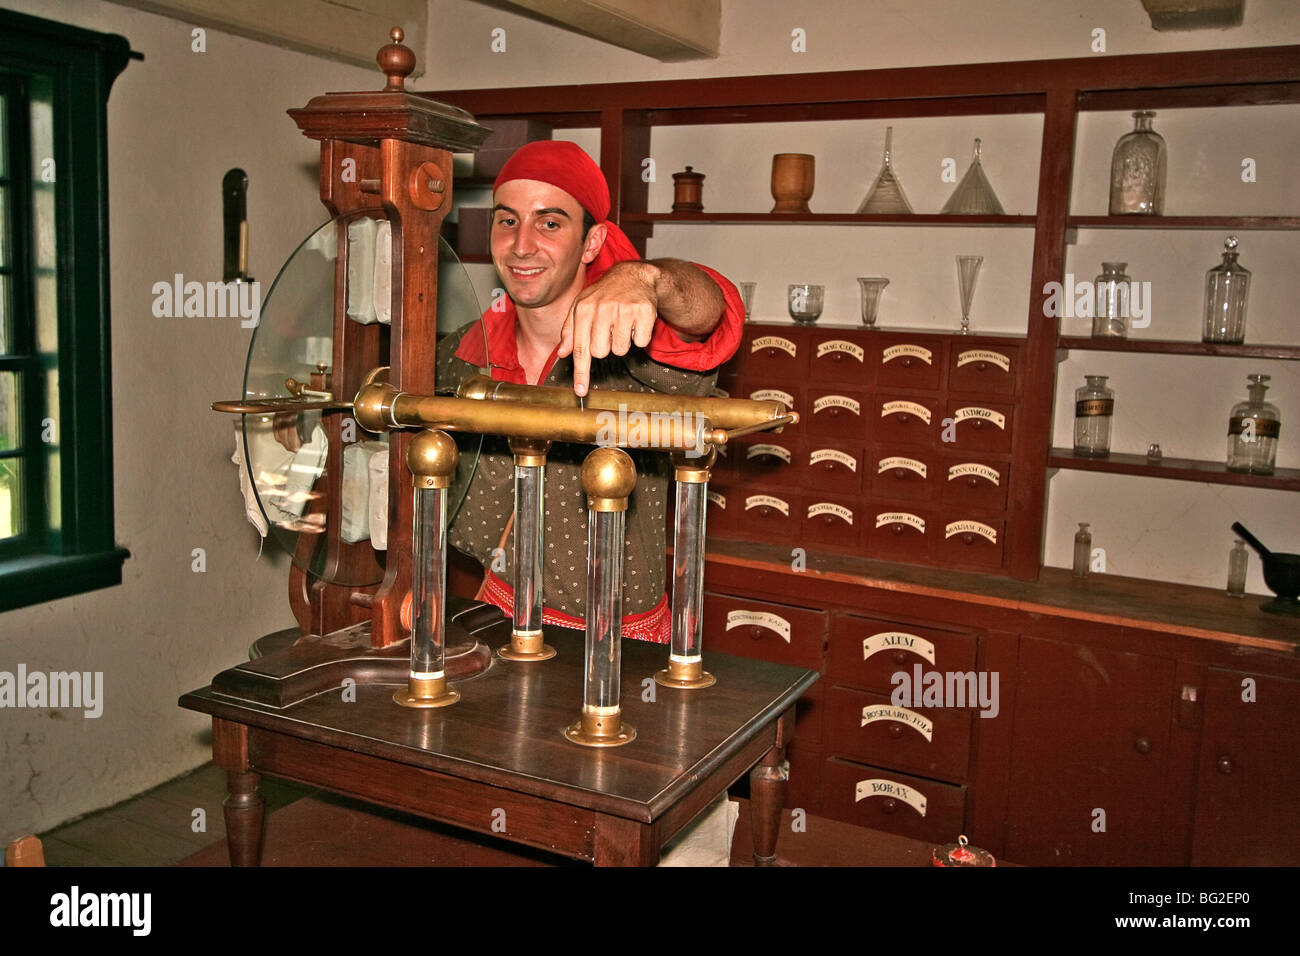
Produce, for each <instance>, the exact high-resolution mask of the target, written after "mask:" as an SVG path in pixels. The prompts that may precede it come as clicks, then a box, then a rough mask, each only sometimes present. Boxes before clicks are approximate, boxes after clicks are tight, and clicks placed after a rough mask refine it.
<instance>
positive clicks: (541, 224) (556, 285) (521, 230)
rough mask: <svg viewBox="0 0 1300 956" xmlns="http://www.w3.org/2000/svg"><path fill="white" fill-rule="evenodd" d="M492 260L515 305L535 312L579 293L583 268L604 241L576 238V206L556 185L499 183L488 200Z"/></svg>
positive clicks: (599, 230)
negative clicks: (490, 202)
mask: <svg viewBox="0 0 1300 956" xmlns="http://www.w3.org/2000/svg"><path fill="white" fill-rule="evenodd" d="M494 199H495V209H494V211H493V214H492V262H493V264H494V265H495V266H496V268H497V274H498V275H500V276H501V280H502V281H503V282H504V283H505V287H506V292H508V293H509V294H510V298H511V299H513V300H514V302H515V305H517V306H520V307H522V308H526V309H540V308H543V307H545V306H548V305H550V304H551V303H553V302H555V301H556V300H557V299H562V298H563V297H564V296H565V295H566V294H568V293H570V292H572V293H573V294H577V292H578V291H580V290H581V289H582V283H583V279H584V278H585V272H584V271H583V268H582V267H583V266H584V265H585V264H586V263H588V262H590V261H591V260H592V259H594V258H595V257H596V254H597V253H598V252H599V251H600V243H601V241H603V239H604V227H603V226H601V225H597V226H595V227H593V228H592V230H591V232H590V233H589V234H588V237H587V240H586V242H584V241H583V237H582V207H581V206H579V205H578V201H577V200H576V199H574V198H573V197H572V196H570V195H569V194H568V193H566V192H565V191H564V190H563V189H560V188H559V187H558V186H552V185H551V184H550V183H542V182H537V181H536V180H532V179H515V180H511V181H510V182H508V183H503V184H502V186H501V188H500V189H498V190H497V191H496V194H495V196H494Z"/></svg>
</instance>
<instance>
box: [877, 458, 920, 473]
mask: <svg viewBox="0 0 1300 956" xmlns="http://www.w3.org/2000/svg"><path fill="white" fill-rule="evenodd" d="M891 468H906V469H907V470H908V471H914V472H916V473H917V474H918V475H920V476H921V477H922V478H924V477H925V471H926V468H925V462H923V461H917V460H916V459H915V458H902V457H899V456H897V455H895V456H894V457H893V458H882V459H880V464H878V465H877V466H876V474H878V475H879V474H883V473H884V472H886V471H889V469H891Z"/></svg>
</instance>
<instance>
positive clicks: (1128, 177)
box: [1110, 110, 1166, 216]
mask: <svg viewBox="0 0 1300 956" xmlns="http://www.w3.org/2000/svg"><path fill="white" fill-rule="evenodd" d="M1155 115H1156V114H1155V113H1153V112H1151V111H1150V110H1139V111H1138V112H1136V113H1134V114H1133V120H1134V125H1133V132H1131V133H1125V134H1124V135H1123V136H1121V137H1120V139H1119V142H1118V143H1116V144H1115V152H1114V153H1113V154H1112V155H1111V160H1110V214H1111V215H1112V216H1126V215H1130V214H1134V213H1136V214H1139V215H1147V216H1159V215H1160V214H1161V213H1162V212H1163V211H1164V208H1165V166H1166V156H1165V139H1164V137H1163V136H1161V135H1160V134H1159V133H1157V132H1156V131H1155V130H1153V129H1152V128H1151V120H1152V118H1153V117H1154V116H1155Z"/></svg>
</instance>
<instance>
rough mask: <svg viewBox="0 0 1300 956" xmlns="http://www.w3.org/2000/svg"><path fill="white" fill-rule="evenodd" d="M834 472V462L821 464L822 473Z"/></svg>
mask: <svg viewBox="0 0 1300 956" xmlns="http://www.w3.org/2000/svg"><path fill="white" fill-rule="evenodd" d="M834 470H835V462H833V461H827V462H823V463H822V471H834Z"/></svg>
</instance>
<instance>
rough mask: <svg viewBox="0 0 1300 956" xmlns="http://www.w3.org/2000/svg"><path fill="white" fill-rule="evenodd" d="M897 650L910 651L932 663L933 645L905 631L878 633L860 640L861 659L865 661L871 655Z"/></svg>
mask: <svg viewBox="0 0 1300 956" xmlns="http://www.w3.org/2000/svg"><path fill="white" fill-rule="evenodd" d="M898 648H902V649H903V650H905V651H911V652H912V653H913V654H916V655H918V656H920V657H924V658H925V659H926V660H927V661H929V662H930V663H931V664H933V663H934V645H933V644H931V643H930V642H929V641H927V640H926V639H925V638H924V637H919V636H918V635H916V634H909V633H907V632H906V631H880V632H879V633H877V634H872V635H871V636H870V637H864V638H863V639H862V659H863V660H864V661H865V660H866V659H867V658H869V657H870V656H871V655H872V654H881V653H883V652H885V651H892V650H896V649H898Z"/></svg>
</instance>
